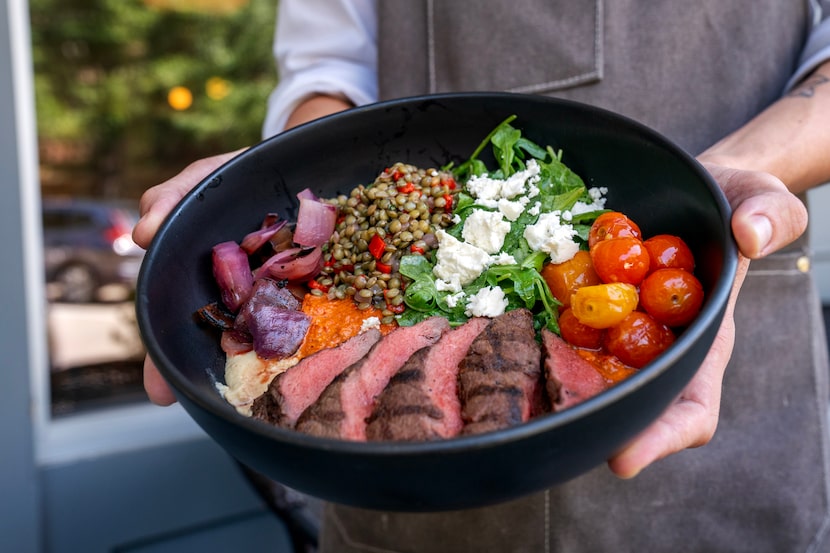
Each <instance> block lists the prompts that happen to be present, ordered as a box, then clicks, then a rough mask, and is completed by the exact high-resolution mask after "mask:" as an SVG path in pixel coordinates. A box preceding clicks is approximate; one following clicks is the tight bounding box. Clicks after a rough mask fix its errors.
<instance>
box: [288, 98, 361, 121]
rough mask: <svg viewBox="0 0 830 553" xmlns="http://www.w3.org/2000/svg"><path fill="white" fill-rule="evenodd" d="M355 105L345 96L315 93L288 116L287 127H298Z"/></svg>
mask: <svg viewBox="0 0 830 553" xmlns="http://www.w3.org/2000/svg"><path fill="white" fill-rule="evenodd" d="M350 107H354V106H353V104H352V103H351V102H349V101H348V100H345V99H343V98H337V97H335V96H327V95H322V94H319V95H315V96H311V97H309V98H308V99H306V100H303V102H302V103H300V105H298V106H297V108H296V109H295V110H294V111H293V112H291V115H289V116H288V121H287V122H286V124H285V128H286V129H290V128H291V127H296V126H297V125H301V124H303V123H308V122H309V121H313V120H314V119H319V118H320V117H324V116H326V115H331V114H332V113H337V112H338V111H343V110H344V109H348V108H350Z"/></svg>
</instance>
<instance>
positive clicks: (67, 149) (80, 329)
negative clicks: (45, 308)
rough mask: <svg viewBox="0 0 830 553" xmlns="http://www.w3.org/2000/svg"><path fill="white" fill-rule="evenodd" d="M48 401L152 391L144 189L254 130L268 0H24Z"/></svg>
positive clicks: (113, 399)
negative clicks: (39, 205) (147, 373)
mask: <svg viewBox="0 0 830 553" xmlns="http://www.w3.org/2000/svg"><path fill="white" fill-rule="evenodd" d="M29 7H30V11H31V13H30V17H31V23H32V42H33V44H32V52H33V60H34V65H35V93H36V109H37V125H38V145H39V156H40V175H41V193H42V196H43V227H44V260H45V267H44V274H45V281H46V291H47V298H48V299H49V313H48V326H49V328H48V331H49V343H50V360H51V363H50V364H51V384H52V390H51V391H52V411H53V414H54V415H56V416H57V415H66V414H71V413H78V412H83V411H87V410H89V409H96V408H100V407H103V406H110V405H116V404H123V403H126V402H135V401H146V397H145V395H144V391H143V385H142V377H141V371H142V363H143V358H144V350H143V348H142V345H141V341H140V339H139V336H138V330H137V326H136V321H135V316H134V309H133V294H134V286H135V279H136V277H137V274H138V269H139V267H140V264H141V260H142V258H143V252H142V251H141V250H140V249H139V248H137V247H136V246H135V244H133V243H132V240H131V239H130V233H131V231H132V227H133V225H134V224H135V222H136V220H137V217H138V199H139V197H140V196H141V193H142V192H143V191H144V190H145V189H147V188H148V187H150V186H153V185H155V184H158V183H160V182H163V181H164V180H166V179H168V178H170V177H171V176H172V175H174V174H176V173H177V172H178V171H180V170H181V169H182V168H183V167H184V166H185V165H187V164H188V163H189V162H190V161H193V160H195V159H198V158H201V157H205V156H208V155H213V154H217V153H220V152H226V151H231V150H235V149H238V148H240V147H243V146H247V145H250V144H253V143H255V142H256V141H258V140H259V137H260V129H261V124H262V120H263V117H264V113H265V104H266V99H267V95H268V94H269V93H270V91H271V90H272V88H273V87H274V84H275V80H276V77H275V75H274V71H273V63H272V60H271V41H272V37H273V31H274V13H275V10H276V4H275V2H273V1H272V0H143V1H142V0H30V2H29Z"/></svg>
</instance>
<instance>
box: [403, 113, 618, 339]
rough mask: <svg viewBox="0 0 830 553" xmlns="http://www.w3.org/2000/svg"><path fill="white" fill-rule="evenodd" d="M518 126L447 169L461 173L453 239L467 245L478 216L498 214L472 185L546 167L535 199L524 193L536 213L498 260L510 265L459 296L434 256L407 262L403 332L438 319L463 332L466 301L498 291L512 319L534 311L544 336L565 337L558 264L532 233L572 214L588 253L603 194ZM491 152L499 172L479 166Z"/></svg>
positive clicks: (528, 214)
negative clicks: (553, 276)
mask: <svg viewBox="0 0 830 553" xmlns="http://www.w3.org/2000/svg"><path fill="white" fill-rule="evenodd" d="M515 118H516V117H515V116H511V117H509V118H507V119H506V120H505V121H503V122H502V123H501V124H499V125H498V126H497V127H496V128H495V129H493V131H492V132H490V134H488V135H487V136H486V137H485V138H484V140H482V142H481V144H480V145H479V146H478V148H476V149H475V151H474V152H473V154H472V155H471V156H470V158H469V159H467V160H466V161H465V162H464V163H462V164H460V165H458V166H457V167H452V166H448V167H445V169H447V170H450V171H452V172H453V175H454V177H455V179H456V182H458V183H459V185H461V190H460V192H458V194H457V197H456V199H455V201H454V209H453V215H454V216H455V217H456V221H457V222H456V223H455V224H454V225H453V226H451V227H450V228H448V229H446V232H447V233H448V234H449V235H451V236H453V237H454V238H456V239H458V240H463V238H462V236H463V229H464V224H465V222H466V220H467V218H468V217H469V216H470V214H471V213H473V211H475V210H480V209H483V210H486V211H498V209H497V208H496V207H494V206H493V205H492V203H491V204H488V205H484V204H485V203H486V202H481V201H479V200H478V199H477V198H476V197H475V195H474V194H473V193H472V192H471V191H470V189H469V188H468V187H467V186H466V185H467V183H469V182H470V179H472V178H474V177H488V178H490V179H498V180H506V179H508V178H510V177H513V176H514V175H516V174H517V173H520V172H524V171H526V170H527V169H528V162H529V161H530V160H535V163H537V164H538V168H539V171H538V175H537V176H535V177H534V178H533V182H532V185H531V186H527V187H526V188H527V189H528V190H532V191H530V192H528V191H525V192H524V195H525V196H527V198H526V199H525V200H524V204H525V205H526V206H528V209H524V210H523V211H522V212H521V214H519V215H518V217H516V218H515V220H512V221H510V230H509V232H507V233H506V235H505V236H504V243H503V246H502V248H501V250H500V251H499V252H498V254H496V255H499V256H501V257H502V261H500V262H498V263H496V262H494V263H492V264H490V265H489V266H488V267H486V268H485V269H484V270H483V272H481V274H479V275H478V276H477V277H476V278H475V279H474V280H472V282H469V283H467V284H465V285H464V286H463V287H462V292H461V293H458V292H456V291H451V290H446V289H444V288H446V287H445V286H439V283H438V280H439V279H438V277H437V276H436V275H435V273H434V268H435V265H436V252H435V251H434V250H433V251H432V252H429V253H428V254H427V255H417V254H413V255H406V256H404V257H403V258H402V259H401V263H400V269H399V270H400V273H401V274H402V275H403V276H404V277H406V279H407V282H406V289H405V296H404V301H405V303H406V306H407V309H406V310H405V311H404V312H403V313H401V314H400V315H399V316H398V323H399V324H401V325H404V326H407V325H412V324H415V323H416V322H418V321H421V320H423V319H425V318H427V317H431V316H434V315H440V316H443V317H446V318H447V319H449V321H450V323H451V324H454V325H459V324H462V323H464V322H466V321H467V320H468V319H469V318H470V317H471V314H470V311H469V308H468V305H467V301H466V298H470V297H472V296H475V295H476V294H477V293H478V292H479V291H480V290H482V288H485V287H498V288H500V289H501V291H502V292H503V294H504V300H506V302H507V307H506V309H505V310H506V311H509V310H511V309H516V308H519V307H525V308H528V309H530V310H531V311H532V312H533V313H534V317H535V325H536V328H537V330H538V329H540V328H548V329H549V330H551V331H553V332H557V333H558V332H559V326H558V323H557V312H558V307H559V305H560V302H559V301H558V300H556V298H554V297H553V296H552V294H551V292H550V290H549V288H548V286H547V284H546V283H545V280H544V279H543V278H542V275H541V270H542V267H543V266H544V264H545V263H547V262H549V260H550V257H549V254H548V253H546V252H544V251H535V250H534V249H533V248H532V247H531V246H530V244H529V243H528V240H527V239H526V238H525V229H527V227H528V226H530V225H534V224H536V223H537V221H538V220H539V217H540V216H542V215H543V214H546V213H554V212H559V213H566V214H567V218H563V223H564V222H566V223H567V224H570V225H572V227H573V230H574V231H575V236H574V237H573V240H574V241H576V242H577V244H578V245H579V247H580V248H582V249H587V238H588V231H589V229H590V225H591V223H592V222H593V221H594V219H596V217H597V216H598V215H599V214H600V213H602V212H603V211H604V209H603V207H602V201H600V202H599V203H598V202H597V201H598V199H599V198H598V196H597V191H596V190H593V191H591V190H589V189H588V188H587V187H586V186H585V183H584V182H583V181H582V179H581V178H580V177H579V175H577V174H576V173H574V172H573V171H572V170H571V169H569V168H568V167H567V166H566V165H565V164H564V163H562V152H561V151H554V150H553V149H552V148H551V147H550V146H547V147H544V148H543V147H541V146H539V145H538V144H536V143H534V142H532V141H530V140H528V139H527V138H525V137H524V136H522V132H521V131H520V130H519V129H517V128H515V127H514V126H513V125H512V122H513V121H514V120H515ZM488 145H489V146H491V147H492V153H493V157H494V159H495V160H496V164H497V165H498V167H495V168H493V169H491V168H488V167H487V166H486V165H485V163H484V162H483V161H482V160H481V159H480V158H479V156H480V155H481V154H482V152H484V151H485V149H486V148H487V147H488ZM519 177H521V175H520V176H519ZM528 184H531V183H528ZM592 192H593V195H592ZM512 199H513V200H516V199H517V198H512ZM518 199H520V198H518ZM577 204H579V206H578V205H577ZM530 206H533V207H534V208H533V209H531V208H529V207H530ZM576 207H580V209H575V208H576ZM571 210H573V212H572V211H571ZM507 256H509V258H508V257H507ZM504 258H507V259H509V263H507V264H503V263H504V261H503V259H504ZM500 263H502V264H500Z"/></svg>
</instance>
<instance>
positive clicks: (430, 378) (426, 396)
mask: <svg viewBox="0 0 830 553" xmlns="http://www.w3.org/2000/svg"><path fill="white" fill-rule="evenodd" d="M489 324H490V321H489V319H486V318H474V319H471V320H469V321H468V322H467V323H465V324H463V325H461V326H460V327H458V328H455V329H453V330H450V331H449V332H447V333H445V334H444V335H443V336H442V337H441V339H440V340H438V342H436V343H435V344H434V345H432V346H430V347H428V348H423V349H421V350H418V351H417V352H415V354H413V355H412V357H410V358H409V360H407V362H406V363H405V364H404V366H403V367H401V368H400V370H398V372H397V373H396V374H395V375H394V376H393V377H392V378H391V379H390V381H389V385H388V386H387V387H386V388H385V389H384V390H383V392H382V393H381V394H380V395H379V396H378V398H377V402H376V405H375V409H374V411H373V412H372V414H371V416H370V417H369V419H368V420H367V426H366V437H367V438H368V439H369V440H400V441H423V440H435V439H446V438H451V437H453V436H457V435H458V433H459V432H460V431H461V428H462V427H463V425H464V422H463V420H462V418H461V402H460V400H459V398H458V367H459V363H460V362H461V360H462V359H463V358H464V356H465V355H466V354H467V351H468V350H469V349H470V344H471V343H472V342H473V340H474V339H475V337H476V336H478V335H479V334H480V333H481V331H482V330H483V329H484V328H485V327H486V326H487V325H489Z"/></svg>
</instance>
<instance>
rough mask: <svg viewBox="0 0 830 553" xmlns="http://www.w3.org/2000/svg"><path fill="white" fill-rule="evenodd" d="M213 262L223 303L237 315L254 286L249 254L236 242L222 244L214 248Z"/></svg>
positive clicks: (214, 273)
mask: <svg viewBox="0 0 830 553" xmlns="http://www.w3.org/2000/svg"><path fill="white" fill-rule="evenodd" d="M212 261H213V276H214V278H215V279H216V283H217V284H218V285H219V291H220V294H221V297H222V302H223V303H224V304H225V306H226V307H227V308H228V309H230V310H231V311H232V312H234V313H236V311H237V310H238V309H239V306H240V305H242V302H244V301H245V300H246V299H248V296H249V295H250V294H251V288H252V287H253V285H254V277H253V273H252V272H251V267H250V265H249V264H248V254H246V253H245V250H243V249H242V248H241V247H239V244H237V243H236V242H232V241H231V242H221V243H219V244H217V245H215V246H214V247H213V253H212Z"/></svg>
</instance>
